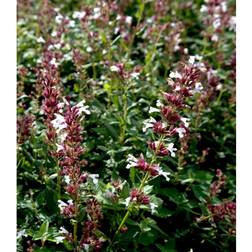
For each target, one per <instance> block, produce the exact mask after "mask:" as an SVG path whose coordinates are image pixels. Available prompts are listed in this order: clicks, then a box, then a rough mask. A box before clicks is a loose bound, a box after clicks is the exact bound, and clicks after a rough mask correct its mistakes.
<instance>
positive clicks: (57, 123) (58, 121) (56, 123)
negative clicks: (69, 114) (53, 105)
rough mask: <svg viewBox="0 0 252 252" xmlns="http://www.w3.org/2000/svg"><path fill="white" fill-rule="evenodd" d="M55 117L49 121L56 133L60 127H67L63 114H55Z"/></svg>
mask: <svg viewBox="0 0 252 252" xmlns="http://www.w3.org/2000/svg"><path fill="white" fill-rule="evenodd" d="M55 116H56V118H55V119H54V120H52V121H51V123H52V125H53V127H54V128H55V129H56V133H57V134H58V133H59V132H60V131H61V130H62V129H65V128H66V127H67V124H66V122H65V118H64V116H62V115H60V114H55Z"/></svg>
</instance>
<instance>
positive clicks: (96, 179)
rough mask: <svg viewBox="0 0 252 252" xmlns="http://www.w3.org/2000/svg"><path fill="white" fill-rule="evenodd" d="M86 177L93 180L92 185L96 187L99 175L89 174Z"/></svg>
mask: <svg viewBox="0 0 252 252" xmlns="http://www.w3.org/2000/svg"><path fill="white" fill-rule="evenodd" d="M88 177H89V178H91V179H92V180H93V183H94V184H95V185H98V178H99V174H89V175H88Z"/></svg>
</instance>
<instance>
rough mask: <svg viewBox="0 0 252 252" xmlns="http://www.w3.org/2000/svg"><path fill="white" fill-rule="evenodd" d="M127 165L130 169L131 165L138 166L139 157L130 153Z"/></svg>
mask: <svg viewBox="0 0 252 252" xmlns="http://www.w3.org/2000/svg"><path fill="white" fill-rule="evenodd" d="M127 162H128V164H127V166H126V169H129V168H131V167H137V166H138V159H137V158H135V157H134V156H133V155H131V154H129V155H128V158H127Z"/></svg>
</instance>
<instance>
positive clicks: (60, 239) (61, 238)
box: [55, 236, 65, 244]
mask: <svg viewBox="0 0 252 252" xmlns="http://www.w3.org/2000/svg"><path fill="white" fill-rule="evenodd" d="M64 239H65V236H57V237H55V240H56V244H59V243H61V242H62V241H63V240H64Z"/></svg>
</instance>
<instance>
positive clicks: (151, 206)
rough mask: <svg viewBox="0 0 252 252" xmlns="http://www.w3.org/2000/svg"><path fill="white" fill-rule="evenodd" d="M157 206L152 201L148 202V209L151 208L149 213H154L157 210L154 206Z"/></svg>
mask: <svg viewBox="0 0 252 252" xmlns="http://www.w3.org/2000/svg"><path fill="white" fill-rule="evenodd" d="M157 207H158V205H156V204H154V203H152V202H151V203H150V209H151V213H152V214H154V213H156V212H157V210H156V208H157Z"/></svg>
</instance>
